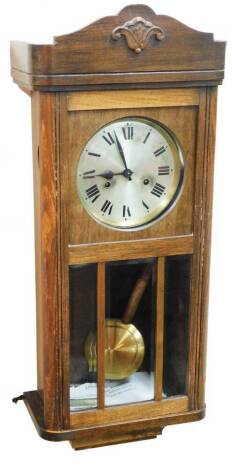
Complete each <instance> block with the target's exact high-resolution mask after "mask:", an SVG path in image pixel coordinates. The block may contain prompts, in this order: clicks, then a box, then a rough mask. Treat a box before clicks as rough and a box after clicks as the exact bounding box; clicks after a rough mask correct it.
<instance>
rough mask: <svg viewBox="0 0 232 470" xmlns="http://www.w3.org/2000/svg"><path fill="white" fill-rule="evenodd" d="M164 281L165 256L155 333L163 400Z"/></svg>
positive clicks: (158, 386) (158, 384)
mask: <svg viewBox="0 0 232 470" xmlns="http://www.w3.org/2000/svg"><path fill="white" fill-rule="evenodd" d="M164 282H165V258H164V257H161V258H158V260H157V287H156V333H155V348H156V356H155V400H157V401H160V400H162V391H163V343H164Z"/></svg>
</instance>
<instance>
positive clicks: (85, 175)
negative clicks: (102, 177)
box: [82, 170, 96, 179]
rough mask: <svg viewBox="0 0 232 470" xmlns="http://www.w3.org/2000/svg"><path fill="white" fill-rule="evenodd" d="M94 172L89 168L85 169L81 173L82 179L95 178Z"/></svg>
mask: <svg viewBox="0 0 232 470" xmlns="http://www.w3.org/2000/svg"><path fill="white" fill-rule="evenodd" d="M94 173H96V170H90V171H85V172H84V173H83V175H82V177H83V179H87V178H95V174H94Z"/></svg>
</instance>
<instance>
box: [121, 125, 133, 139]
mask: <svg viewBox="0 0 232 470" xmlns="http://www.w3.org/2000/svg"><path fill="white" fill-rule="evenodd" d="M122 132H123V136H124V139H125V140H132V139H133V137H134V128H133V127H129V126H127V127H123V128H122Z"/></svg>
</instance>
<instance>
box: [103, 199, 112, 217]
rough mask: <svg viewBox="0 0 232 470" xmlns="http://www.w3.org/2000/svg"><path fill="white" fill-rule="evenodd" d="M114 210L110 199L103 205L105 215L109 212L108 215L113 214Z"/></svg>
mask: <svg viewBox="0 0 232 470" xmlns="http://www.w3.org/2000/svg"><path fill="white" fill-rule="evenodd" d="M112 209H113V204H112V203H111V202H110V201H108V199H107V200H106V201H105V202H104V204H103V206H102V208H101V211H102V212H104V214H105V213H106V212H108V215H110V214H111V212H112Z"/></svg>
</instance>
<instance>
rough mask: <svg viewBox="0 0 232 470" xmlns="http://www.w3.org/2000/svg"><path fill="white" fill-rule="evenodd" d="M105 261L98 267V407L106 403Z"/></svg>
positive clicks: (102, 406)
mask: <svg viewBox="0 0 232 470" xmlns="http://www.w3.org/2000/svg"><path fill="white" fill-rule="evenodd" d="M104 333H105V263H98V268H97V386H98V408H101V409H103V408H104V404H105V367H104V366H105V334H104Z"/></svg>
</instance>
